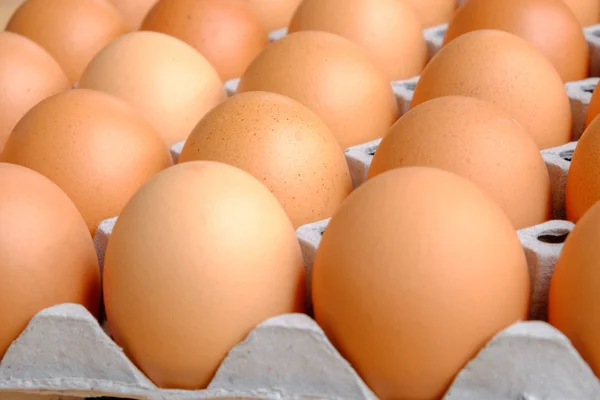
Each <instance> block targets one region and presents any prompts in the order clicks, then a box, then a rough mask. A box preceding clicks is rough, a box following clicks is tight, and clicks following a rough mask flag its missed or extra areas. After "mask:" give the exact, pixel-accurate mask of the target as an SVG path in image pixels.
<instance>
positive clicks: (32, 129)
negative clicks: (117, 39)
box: [2, 89, 173, 234]
mask: <svg viewBox="0 0 600 400" xmlns="http://www.w3.org/2000/svg"><path fill="white" fill-rule="evenodd" d="M2 161H5V162H9V163H13V164H19V165H23V166H25V167H28V168H31V169H33V170H35V171H38V172H40V173H41V174H43V175H44V176H46V177H48V178H50V179H51V180H52V181H53V182H55V183H56V184H57V185H58V186H60V188H61V189H62V190H64V191H65V193H66V194H67V195H69V197H70V198H71V199H72V200H73V202H74V203H75V205H76V206H77V208H78V209H79V211H80V212H81V214H82V215H83V217H84V219H85V222H86V223H87V226H88V228H89V230H90V232H91V233H92V234H93V233H94V232H95V230H96V228H97V227H98V224H99V223H100V222H101V221H103V220H105V219H107V218H110V217H114V216H117V215H119V213H120V211H121V209H122V208H123V206H124V205H125V203H126V202H127V201H128V200H129V198H130V197H131V196H132V195H133V194H134V193H135V192H136V191H137V190H138V189H139V187H140V186H141V185H142V184H143V183H144V182H145V181H146V180H148V179H149V178H150V177H151V176H152V175H154V174H155V173H157V172H159V171H160V170H162V169H164V168H166V167H168V166H170V165H172V163H173V160H172V158H171V155H170V153H169V150H168V148H167V146H166V145H165V143H164V141H163V140H162V139H161V138H160V135H159V134H158V133H157V132H156V131H155V130H154V129H153V128H152V126H151V125H150V124H149V123H148V122H146V121H145V120H144V119H143V118H142V117H141V116H140V115H138V114H137V112H136V111H135V109H134V108H133V107H131V106H130V105H129V104H127V103H125V102H124V101H122V100H120V99H118V98H116V97H113V96H110V95H108V94H105V93H102V92H96V91H92V90H85V89H76V90H71V91H68V92H64V93H60V94H57V95H55V96H52V97H50V98H48V99H46V100H44V101H42V102H41V103H39V104H37V105H36V106H35V107H33V108H32V109H31V110H30V111H29V112H28V113H27V114H26V115H25V116H24V117H23V118H22V119H21V120H20V121H19V123H18V124H17V126H16V127H15V129H14V130H13V132H12V133H11V135H10V136H9V138H8V142H7V143H6V147H5V149H4V152H3V153H2Z"/></svg>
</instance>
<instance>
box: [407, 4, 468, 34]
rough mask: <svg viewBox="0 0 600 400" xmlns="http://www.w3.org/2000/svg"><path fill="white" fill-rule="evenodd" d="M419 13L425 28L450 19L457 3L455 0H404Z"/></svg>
mask: <svg viewBox="0 0 600 400" xmlns="http://www.w3.org/2000/svg"><path fill="white" fill-rule="evenodd" d="M404 1H406V2H407V3H408V4H410V5H411V6H412V7H413V8H414V10H415V11H416V12H417V14H418V15H419V19H420V20H421V23H422V24H423V26H424V27H425V28H427V27H430V26H436V25H440V24H443V23H446V22H448V21H450V19H451V18H452V15H453V14H454V10H455V9H456V6H457V5H458V3H457V1H456V0H404Z"/></svg>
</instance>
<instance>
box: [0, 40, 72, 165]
mask: <svg viewBox="0 0 600 400" xmlns="http://www.w3.org/2000/svg"><path fill="white" fill-rule="evenodd" d="M67 89H69V81H68V80H67V77H66V76H65V73H64V72H63V70H62V69H61V68H60V66H59V65H58V63H57V62H56V60H54V58H52V56H50V54H48V53H47V52H46V50H44V49H43V48H42V47H40V46H39V45H38V44H36V43H35V42H33V41H31V40H29V39H27V38H26V37H23V36H21V35H17V34H15V33H11V32H0V153H2V149H3V148H4V143H5V142H6V139H8V135H10V132H11V131H12V129H13V128H14V127H15V125H16V124H17V122H18V121H19V120H20V119H21V117H23V115H25V113H26V112H27V111H29V109H30V108H31V107H33V106H34V105H36V104H37V103H38V102H40V101H42V100H43V99H45V98H46V97H49V96H52V95H53V94H56V93H59V92H61V91H63V90H67Z"/></svg>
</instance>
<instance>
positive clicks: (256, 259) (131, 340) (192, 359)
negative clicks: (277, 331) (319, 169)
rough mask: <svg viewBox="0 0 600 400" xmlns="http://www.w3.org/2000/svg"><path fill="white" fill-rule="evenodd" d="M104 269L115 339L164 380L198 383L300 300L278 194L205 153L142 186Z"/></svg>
mask: <svg viewBox="0 0 600 400" xmlns="http://www.w3.org/2000/svg"><path fill="white" fill-rule="evenodd" d="M103 277H104V299H105V305H106V313H107V317H108V322H109V324H110V328H111V331H112V332H113V333H114V334H115V339H116V340H117V343H118V344H119V345H121V346H123V348H124V350H125V352H126V354H127V355H128V356H129V357H130V358H131V359H132V360H133V361H134V362H135V363H136V365H137V366H139V367H140V369H141V370H142V371H143V372H144V373H145V374H146V375H147V376H148V377H149V378H150V379H151V380H152V381H153V382H154V383H155V384H157V385H158V386H161V387H164V388H182V389H198V388H204V387H206V386H207V385H208V383H209V382H210V380H211V379H212V377H213V375H214V373H215V372H216V370H217V368H218V367H219V365H220V363H221V361H222V360H223V359H224V358H225V356H226V355H227V353H228V352H229V350H231V349H232V348H233V347H234V346H235V345H237V344H238V343H240V342H241V341H242V340H243V339H244V338H245V337H246V335H248V333H249V332H250V331H251V330H252V329H254V328H255V327H256V325H258V324H259V323H261V322H263V321H264V320H265V319H267V318H270V317H274V316H277V315H280V314H285V313H290V312H301V311H302V310H303V307H304V300H305V276H304V265H303V260H302V255H301V252H300V246H299V244H298V240H297V239H296V235H295V231H294V229H293V227H292V224H291V223H290V220H289V219H288V217H287V215H286V213H285V211H283V209H282V208H281V206H280V205H279V203H278V202H277V199H275V197H274V196H273V195H272V194H271V193H270V192H269V190H268V189H267V188H266V187H265V186H264V185H262V184H261V183H260V182H259V181H258V180H256V179H254V178H253V177H252V176H251V175H250V174H248V173H246V172H244V171H242V170H240V169H237V168H235V167H232V166H229V165H226V164H221V163H216V162H210V161H194V162H187V163H183V164H179V165H176V166H174V167H172V168H169V169H167V170H165V171H163V172H161V173H160V174H158V175H156V176H155V177H154V178H152V179H151V180H150V181H149V182H148V183H147V184H146V185H144V186H143V187H142V188H141V189H140V191H139V192H138V193H137V194H136V195H135V196H134V197H133V198H132V199H131V201H130V202H129V203H128V204H127V206H126V207H125V209H124V210H123V213H122V214H121V216H120V217H119V219H118V221H117V223H116V225H115V228H114V231H113V233H112V235H111V237H110V242H109V244H108V249H107V253H106V259H105V262H104V276H103ZM157 343H160V346H157Z"/></svg>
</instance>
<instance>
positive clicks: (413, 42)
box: [288, 0, 427, 80]
mask: <svg viewBox="0 0 600 400" xmlns="http://www.w3.org/2000/svg"><path fill="white" fill-rule="evenodd" d="M421 28H422V27H421V21H420V20H419V17H418V16H417V14H416V13H415V11H414V10H413V9H412V8H411V7H410V5H408V4H407V3H405V2H404V1H397V0H379V1H373V0H304V1H303V2H302V3H301V4H300V7H298V9H297V10H296V13H295V14H294V17H293V18H292V21H291V22H290V26H289V29H288V32H297V31H311V30H319V31H326V32H332V33H336V34H338V35H341V36H344V37H346V38H348V39H350V40H352V41H353V42H355V43H357V44H359V45H361V46H363V47H364V48H365V49H366V50H367V51H368V52H369V53H370V55H371V56H372V57H373V61H374V62H375V63H376V64H377V65H378V66H379V67H380V68H381V69H382V71H384V72H385V74H386V75H387V77H388V79H389V80H400V79H407V78H410V77H413V76H415V75H419V73H420V72H421V70H422V69H423V67H424V66H425V62H426V61H427V46H426V45H425V39H424V38H423V35H422V34H421Z"/></svg>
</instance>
